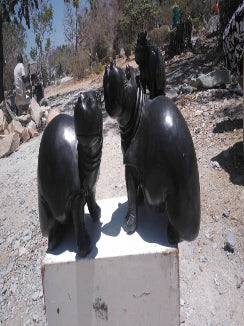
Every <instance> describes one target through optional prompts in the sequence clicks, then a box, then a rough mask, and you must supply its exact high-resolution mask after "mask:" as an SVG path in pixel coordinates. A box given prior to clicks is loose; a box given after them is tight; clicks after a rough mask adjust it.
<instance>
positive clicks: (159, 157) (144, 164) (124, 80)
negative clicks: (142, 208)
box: [103, 63, 200, 243]
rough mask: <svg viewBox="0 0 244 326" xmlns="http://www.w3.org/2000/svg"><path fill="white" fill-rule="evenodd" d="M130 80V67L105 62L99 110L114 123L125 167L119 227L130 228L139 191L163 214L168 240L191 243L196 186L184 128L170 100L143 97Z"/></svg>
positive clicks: (197, 208)
mask: <svg viewBox="0 0 244 326" xmlns="http://www.w3.org/2000/svg"><path fill="white" fill-rule="evenodd" d="M130 76H133V73H132V69H131V67H127V68H126V69H125V70H123V69H121V68H117V67H115V66H114V65H113V63H111V64H110V67H109V66H107V67H106V68H105V73H104V77H103V86H104V99H105V108H106V111H107V112H108V114H109V115H110V116H111V117H112V118H114V119H116V120H117V121H118V123H119V128H120V134H121V145H122V151H123V159H124V164H125V178H126V188H127V195H128V206H129V209H128V213H127V216H126V218H125V222H124V225H123V228H124V230H125V231H126V232H127V233H128V234H131V233H133V232H134V231H135V230H136V227H137V206H138V196H140V195H141V192H142V194H143V197H144V200H145V202H146V204H147V205H148V206H149V207H150V208H151V209H152V210H153V211H156V212H164V211H165V210H166V211H167V213H168V219H169V222H168V229H167V233H168V240H169V242H170V243H178V242H179V241H181V240H188V241H191V240H193V239H195V238H196V236H197V235H198V232H199V226H200V186H199V176H198V166H197V160H196V154H195V150H194V146H193V142H192V138H191V135H190V132H189V129H188V127H187V124H186V122H185V120H184V118H183V116H182V115H181V113H180V111H179V109H178V108H177V107H176V106H175V104H174V103H173V102H172V101H171V100H170V99H168V98H167V97H165V96H158V97H156V98H155V99H153V100H150V99H148V98H147V96H146V95H145V94H144V93H143V90H142V89H141V88H140V87H137V85H136V83H135V78H134V77H133V78H132V80H131V79H130V78H131V77H130ZM128 78H129V79H130V80H128Z"/></svg>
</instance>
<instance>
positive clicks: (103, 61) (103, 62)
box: [101, 55, 110, 66]
mask: <svg viewBox="0 0 244 326" xmlns="http://www.w3.org/2000/svg"><path fill="white" fill-rule="evenodd" d="M109 62H110V57H109V56H108V55H106V56H105V57H104V58H102V60H101V64H102V65H103V66H105V65H107V64H109Z"/></svg>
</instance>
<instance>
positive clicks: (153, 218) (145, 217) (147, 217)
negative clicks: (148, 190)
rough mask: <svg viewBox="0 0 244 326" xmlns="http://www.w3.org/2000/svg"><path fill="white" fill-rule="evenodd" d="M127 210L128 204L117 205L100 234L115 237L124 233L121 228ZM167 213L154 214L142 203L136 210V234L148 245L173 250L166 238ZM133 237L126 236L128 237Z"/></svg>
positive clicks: (173, 246)
mask: <svg viewBox="0 0 244 326" xmlns="http://www.w3.org/2000/svg"><path fill="white" fill-rule="evenodd" d="M127 210H128V202H125V203H122V204H121V203H119V204H118V208H117V209H116V210H115V211H114V213H113V214H112V218H111V220H110V222H109V223H107V224H105V225H103V226H102V230H101V231H102V233H104V234H106V235H108V236H111V237H117V236H118V235H119V234H120V232H125V231H124V230H123V228H122V225H123V223H124V219H125V217H126V214H127ZM167 224H168V216H167V213H155V212H152V211H151V210H150V209H149V207H148V206H146V205H145V204H144V203H142V204H141V205H140V206H139V208H138V224H137V229H136V231H135V232H136V233H138V234H139V236H140V237H141V238H142V239H143V240H144V241H146V242H148V243H156V244H159V245H162V246H167V247H171V248H175V247H176V246H175V245H171V244H170V243H169V242H168V236H167ZM130 236H133V235H128V237H130Z"/></svg>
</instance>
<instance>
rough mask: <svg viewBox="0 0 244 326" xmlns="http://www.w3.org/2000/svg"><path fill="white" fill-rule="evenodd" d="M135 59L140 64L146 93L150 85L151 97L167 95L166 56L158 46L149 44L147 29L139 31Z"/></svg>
mask: <svg viewBox="0 0 244 326" xmlns="http://www.w3.org/2000/svg"><path fill="white" fill-rule="evenodd" d="M135 61H136V63H137V64H138V66H139V70H140V82H141V85H142V87H143V90H144V93H145V94H146V87H148V89H149V92H150V99H153V98H155V97H156V96H159V95H165V84H166V82H165V64H164V58H163V55H162V53H161V52H160V50H159V48H158V47H157V46H154V45H151V44H148V42H147V32H146V31H145V32H140V33H138V37H137V43H136V48H135Z"/></svg>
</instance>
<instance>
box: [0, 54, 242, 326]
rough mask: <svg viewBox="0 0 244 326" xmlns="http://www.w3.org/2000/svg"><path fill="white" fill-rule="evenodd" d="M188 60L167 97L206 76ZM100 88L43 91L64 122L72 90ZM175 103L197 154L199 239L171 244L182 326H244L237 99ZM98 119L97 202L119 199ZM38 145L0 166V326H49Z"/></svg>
mask: <svg viewBox="0 0 244 326" xmlns="http://www.w3.org/2000/svg"><path fill="white" fill-rule="evenodd" d="M190 58H191V55H190V54H184V55H182V56H181V57H176V58H174V59H173V60H171V61H169V62H167V63H166V71H167V73H168V74H170V77H169V78H168V88H167V90H168V92H169V91H172V89H173V90H174V92H173V93H176V92H177V91H178V92H179V86H180V85H183V84H184V83H185V82H186V81H187V80H188V77H189V74H191V73H192V71H196V70H197V69H198V70H201V67H202V69H203V70H204V69H205V70H208V71H211V68H212V67H211V66H209V61H208V64H206V65H201V64H200V62H201V61H200V60H201V59H202V57H199V58H198V57H197V56H196V58H195V59H194V61H191V59H190ZM184 60H186V62H188V65H186V66H187V71H186V70H184V69H182V71H181V75H179V71H178V72H177V78H176V77H175V76H174V71H175V70H177V69H178V68H179V67H184V62H185V61H184ZM180 62H181V63H180ZM182 62H183V64H182ZM190 62H191V63H190ZM133 64H134V63H133ZM189 64H191V68H192V70H189ZM213 64H214V63H213ZM187 73H188V75H187ZM101 81H102V77H101V76H100V77H99V78H98V79H97V82H96V81H94V79H93V80H92V81H91V82H90V83H87V84H86V85H82V83H81V85H78V86H77V85H76V86H73V88H76V89H73V88H72V89H69V90H68V89H65V91H64V92H63V93H61V92H60V94H59V95H58V96H57V94H51V92H49V94H50V95H49V99H50V101H51V105H52V107H54V106H57V105H58V104H59V107H60V108H61V110H62V111H65V112H67V113H68V114H72V113H71V110H72V105H73V103H74V102H75V100H76V97H77V94H78V92H79V91H80V90H84V89H91V88H94V87H95V88H97V87H100V86H101ZM175 97H176V98H175V100H176V103H177V105H178V107H179V108H180V110H181V112H182V114H183V115H184V117H185V119H186V121H187V123H188V126H189V129H190V132H191V134H192V137H193V141H194V145H195V149H196V153H197V158H198V165H199V174H200V184H201V215H202V221H201V229H200V234H199V236H198V238H197V239H196V240H195V241H193V242H190V243H187V242H183V243H181V244H179V253H180V255H179V256H180V286H181V300H180V305H181V322H182V324H185V325H187V326H190V325H192V326H193V325H194V326H195V325H208V326H210V325H211V326H215V325H216V326H217V325H221V326H224V325H226V326H227V325H228V326H229V325H236V326H239V325H243V317H244V315H243V311H244V268H243V267H244V266H243V263H244V222H243V212H244V204H243V203H244V189H243V186H244V157H243V154H242V146H243V143H242V108H241V105H242V97H241V96H240V95H238V94H236V93H234V92H232V91H231V90H230V89H214V90H205V91H197V92H196V91H195V92H193V93H191V92H188V91H186V94H179V95H177V96H175ZM103 118H104V130H103V135H104V146H103V156H102V162H101V168H100V171H101V172H100V177H99V180H98V183H97V199H104V198H110V197H118V196H123V195H126V188H125V180H124V166H123V165H122V154H121V149H120V136H119V132H118V128H117V125H116V123H115V122H114V121H113V120H112V119H111V118H109V117H108V116H107V114H106V112H105V111H104V112H103ZM40 139H41V135H40V136H39V137H37V138H34V139H31V140H30V141H29V142H28V143H25V144H22V145H21V146H20V148H19V150H18V151H17V152H15V153H13V154H12V155H10V156H9V157H6V158H3V159H0V188H1V192H0V209H1V214H0V246H1V247H0V248H1V249H0V260H1V270H0V325H33V324H40V325H46V324H47V322H46V317H45V310H44V304H43V293H42V284H41V262H42V260H43V258H44V255H45V252H46V249H47V240H46V239H45V238H43V237H42V235H41V233H40V228H39V220H38V205H37V183H36V181H37V179H36V170H37V159H38V150H39V144H40ZM108 162H109V164H108ZM111 167H113V168H111ZM225 242H226V243H228V244H226V245H225Z"/></svg>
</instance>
